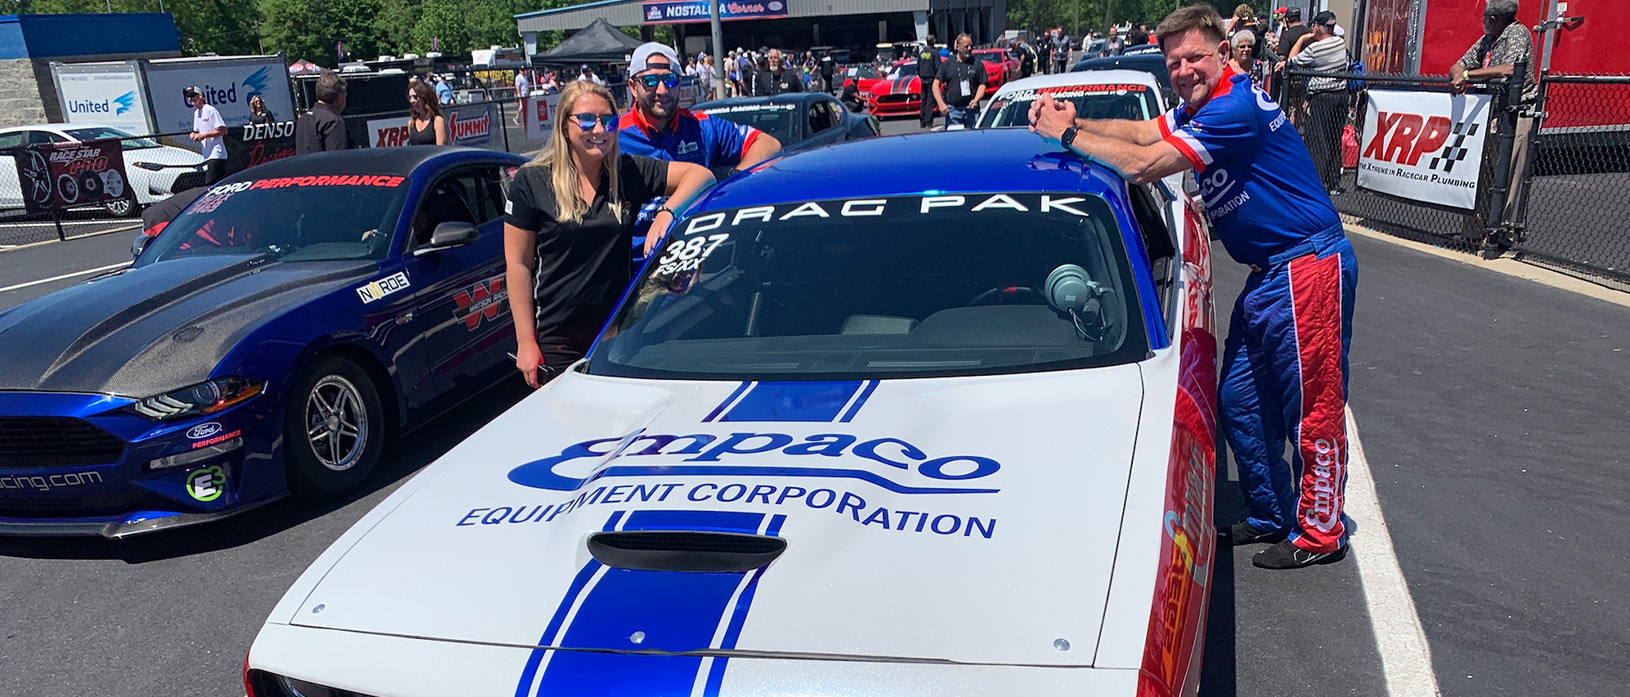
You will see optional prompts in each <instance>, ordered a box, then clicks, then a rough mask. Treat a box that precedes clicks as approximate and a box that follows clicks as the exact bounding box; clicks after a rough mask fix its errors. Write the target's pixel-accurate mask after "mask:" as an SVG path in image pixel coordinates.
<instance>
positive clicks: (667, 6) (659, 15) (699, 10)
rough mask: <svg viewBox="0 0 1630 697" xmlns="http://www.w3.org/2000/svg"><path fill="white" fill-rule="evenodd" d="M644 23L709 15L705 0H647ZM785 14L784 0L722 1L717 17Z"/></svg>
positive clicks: (693, 19) (679, 21)
mask: <svg viewBox="0 0 1630 697" xmlns="http://www.w3.org/2000/svg"><path fill="white" fill-rule="evenodd" d="M644 12H645V23H646V24H685V23H689V22H706V21H708V20H710V19H711V18H712V12H711V11H710V10H709V9H708V0H647V1H646V3H645V6H644ZM785 16H787V3H786V0H721V1H720V2H719V19H720V20H722V21H726V22H728V21H730V20H734V19H766V18H771V17H785Z"/></svg>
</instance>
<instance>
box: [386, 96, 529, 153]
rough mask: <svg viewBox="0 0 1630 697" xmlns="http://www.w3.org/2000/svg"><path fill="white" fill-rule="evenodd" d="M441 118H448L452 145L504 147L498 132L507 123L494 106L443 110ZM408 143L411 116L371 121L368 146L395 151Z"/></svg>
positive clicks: (483, 105)
mask: <svg viewBox="0 0 1630 697" xmlns="http://www.w3.org/2000/svg"><path fill="white" fill-rule="evenodd" d="M441 115H442V116H445V117H447V136H448V139H449V140H448V144H449V145H468V146H471V147H477V148H491V147H496V146H499V145H503V142H504V141H503V136H502V135H500V134H499V133H498V130H499V129H500V128H503V124H501V123H498V116H497V110H496V109H494V108H493V105H492V104H491V103H487V104H466V105H462V106H449V107H442V109H441ZM407 142H408V117H406V116H398V117H395V118H389V119H370V120H369V121H368V147H370V148H394V147H396V146H398V145H407Z"/></svg>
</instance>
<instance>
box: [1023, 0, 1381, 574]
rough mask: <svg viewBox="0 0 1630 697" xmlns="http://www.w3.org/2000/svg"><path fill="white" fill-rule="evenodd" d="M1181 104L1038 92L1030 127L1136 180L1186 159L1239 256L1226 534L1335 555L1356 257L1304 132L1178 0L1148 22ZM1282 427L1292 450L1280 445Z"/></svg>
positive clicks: (1278, 557) (1270, 560) (1293, 554)
mask: <svg viewBox="0 0 1630 697" xmlns="http://www.w3.org/2000/svg"><path fill="white" fill-rule="evenodd" d="M1155 32H1156V35H1157V36H1158V37H1159V40H1160V44H1161V48H1162V49H1163V51H1164V53H1165V55H1166V65H1167V67H1168V68H1169V69H1170V71H1171V77H1172V86H1173V87H1174V88H1176V90H1177V92H1178V94H1180V95H1182V96H1183V97H1184V98H1185V100H1184V103H1183V105H1182V106H1180V107H1178V108H1176V109H1173V110H1172V111H1170V112H1168V113H1166V114H1165V115H1164V116H1161V117H1159V118H1155V119H1150V120H1148V121H1119V120H1110V121H1089V120H1084V119H1076V118H1075V108H1074V106H1073V105H1070V104H1069V103H1067V102H1057V101H1054V100H1053V99H1051V98H1049V97H1045V96H1044V97H1043V98H1042V99H1039V100H1037V101H1036V103H1035V105H1034V106H1032V108H1031V123H1032V126H1031V128H1032V130H1034V131H1036V132H1037V133H1039V134H1040V135H1041V136H1042V137H1044V138H1047V139H1049V140H1051V141H1057V142H1060V143H1062V144H1063V145H1064V146H1065V147H1069V148H1071V149H1073V150H1075V151H1077V152H1079V153H1081V154H1083V155H1086V156H1089V157H1092V158H1095V159H1097V160H1099V161H1101V162H1103V163H1105V164H1107V165H1109V166H1111V167H1114V168H1115V169H1117V170H1119V171H1120V172H1121V173H1122V174H1123V175H1125V176H1126V177H1128V178H1130V179H1132V180H1134V181H1137V182H1139V183H1144V182H1150V181H1154V180H1156V179H1158V178H1160V177H1164V176H1166V175H1169V174H1174V173H1177V172H1181V171H1183V170H1187V169H1193V170H1194V173H1195V176H1196V178H1197V179H1198V180H1199V184H1200V189H1201V191H1202V193H1203V195H1204V201H1205V206H1206V210H1207V212H1208V213H1210V217H1211V222H1212V226H1213V229H1214V230H1215V231H1216V233H1217V236H1218V237H1219V238H1220V239H1221V240H1222V243H1223V246H1224V247H1225V248H1227V250H1228V254H1229V256H1231V257H1233V258H1234V260H1235V261H1238V262H1240V263H1243V264H1246V265H1248V266H1250V267H1251V274H1250V276H1249V277H1247V279H1246V281H1245V290H1244V292H1243V293H1241V294H1240V297H1239V300H1238V301H1237V302H1236V303H1235V305H1234V311H1233V315H1232V317H1231V319H1230V320H1229V327H1228V338H1227V340H1226V341H1225V342H1224V349H1223V356H1222V362H1223V366H1222V373H1223V374H1222V379H1221V385H1220V389H1219V390H1218V396H1219V400H1218V401H1219V402H1220V409H1219V411H1220V414H1221V417H1222V418H1221V426H1222V428H1223V429H1224V434H1225V436H1226V437H1227V439H1228V445H1229V448H1230V449H1231V450H1233V452H1234V462H1235V464H1236V465H1238V466H1239V470H1240V487H1241V488H1242V489H1243V490H1244V493H1245V498H1246V502H1247V505H1248V507H1249V511H1250V516H1249V517H1248V518H1246V519H1245V520H1243V521H1240V522H1239V523H1236V524H1234V525H1233V526H1232V527H1231V528H1230V529H1229V533H1230V537H1231V538H1232V541H1233V543H1234V544H1236V545H1239V544H1248V543H1252V542H1274V543H1275V544H1273V546H1271V547H1268V548H1267V549H1265V550H1263V551H1261V552H1259V553H1258V554H1257V555H1256V556H1255V557H1254V558H1253V559H1252V563H1254V564H1256V565H1257V566H1260V567H1265V568H1272V569H1288V568H1297V567H1302V566H1308V565H1311V564H1318V563H1328V562H1332V561H1336V560H1339V559H1341V558H1342V557H1344V556H1345V555H1346V551H1347V549H1346V545H1347V539H1346V538H1347V524H1348V522H1347V520H1346V518H1345V517H1344V516H1343V515H1342V508H1343V504H1344V503H1345V502H1346V496H1345V488H1346V482H1347V428H1346V423H1347V422H1346V405H1347V348H1348V346H1349V345H1350V343H1351V337H1352V319H1353V293H1354V291H1355V290H1356V289H1357V285H1358V266H1357V262H1356V260H1355V259H1354V256H1353V248H1352V246H1351V245H1349V244H1348V242H1347V238H1346V236H1345V234H1344V233H1343V232H1342V227H1341V221H1340V219H1339V218H1337V216H1336V210H1335V207H1334V206H1333V205H1332V204H1331V203H1330V198H1329V196H1328V195H1327V194H1326V193H1325V191H1324V187H1322V186H1320V185H1319V178H1318V175H1317V174H1316V173H1315V172H1314V169H1313V162H1312V158H1311V157H1310V156H1309V155H1308V152H1307V148H1306V147H1305V146H1304V145H1303V144H1302V139H1301V136H1299V135H1297V133H1296V129H1295V127H1293V126H1291V125H1290V123H1289V120H1288V119H1287V118H1286V117H1285V114H1284V112H1283V111H1281V110H1280V109H1279V106H1278V105H1277V104H1275V103H1274V102H1273V100H1271V99H1269V97H1268V95H1267V94H1265V93H1263V92H1262V91H1261V90H1260V89H1257V88H1255V87H1253V86H1252V85H1251V82H1250V78H1249V77H1247V76H1245V75H1238V74H1235V73H1234V72H1232V71H1231V70H1228V69H1227V57H1228V48H1229V45H1228V42H1227V41H1226V40H1225V39H1224V38H1223V31H1222V18H1221V17H1219V16H1218V15H1217V13H1216V11H1214V10H1212V9H1211V8H1210V7H1209V6H1204V5H1196V6H1191V7H1185V8H1182V9H1180V10H1177V11H1176V12H1173V13H1172V14H1171V15H1170V16H1168V17H1167V18H1166V19H1165V21H1163V22H1161V23H1160V26H1159V27H1157V28H1156V30H1155ZM1287 437H1288V438H1289V439H1290V441H1291V451H1292V463H1290V464H1287V463H1286V462H1285V460H1284V458H1283V457H1282V456H1281V453H1282V452H1283V451H1284V446H1285V440H1286V438H1287Z"/></svg>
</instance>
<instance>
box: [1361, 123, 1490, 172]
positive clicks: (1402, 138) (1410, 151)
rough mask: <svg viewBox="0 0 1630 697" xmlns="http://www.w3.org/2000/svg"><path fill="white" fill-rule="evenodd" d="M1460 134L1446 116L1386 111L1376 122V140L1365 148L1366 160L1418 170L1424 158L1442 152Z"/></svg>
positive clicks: (1374, 138) (1371, 139) (1372, 140)
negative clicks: (1454, 136) (1423, 156)
mask: <svg viewBox="0 0 1630 697" xmlns="http://www.w3.org/2000/svg"><path fill="white" fill-rule="evenodd" d="M1458 130H1459V129H1456V128H1455V123H1454V122H1453V121H1450V120H1449V119H1448V118H1447V117H1444V116H1432V117H1431V118H1427V117H1425V116H1422V115H1420V114H1404V113H1398V112H1391V113H1389V112H1385V111H1383V112H1380V113H1379V115H1378V116H1377V119H1376V122H1375V136H1374V137H1373V138H1370V142H1369V144H1368V145H1366V146H1365V147H1364V157H1367V158H1371V159H1375V160H1380V161H1382V162H1391V163H1393V164H1399V165H1409V166H1411V167H1414V166H1416V165H1417V164H1418V163H1419V162H1420V161H1421V156H1422V155H1425V154H1427V153H1433V152H1437V151H1439V150H1440V149H1442V148H1443V145H1444V144H1445V143H1447V142H1449V136H1451V135H1455V134H1456V133H1457V131H1458ZM1466 135H1470V134H1466ZM1445 171H1447V168H1445Z"/></svg>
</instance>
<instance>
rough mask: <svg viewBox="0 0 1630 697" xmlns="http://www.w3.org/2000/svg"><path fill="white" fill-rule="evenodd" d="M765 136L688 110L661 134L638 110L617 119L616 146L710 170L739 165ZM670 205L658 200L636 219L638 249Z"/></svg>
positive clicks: (634, 152)
mask: <svg viewBox="0 0 1630 697" xmlns="http://www.w3.org/2000/svg"><path fill="white" fill-rule="evenodd" d="M762 135H764V132H763V131H760V130H758V129H757V128H753V127H752V126H743V125H737V124H734V123H731V122H729V121H726V120H724V119H715V118H709V117H708V115H707V114H696V113H692V112H690V111H688V110H685V109H678V110H675V112H674V115H673V118H670V119H668V127H667V128H666V129H663V130H661V131H658V130H657V128H656V127H655V126H652V125H651V123H650V122H649V121H646V120H645V117H643V116H641V115H640V111H639V108H637V107H636V108H633V109H629V110H628V113H625V114H623V115H622V117H621V118H619V119H618V120H617V147H618V148H620V149H621V150H622V151H623V152H626V153H628V154H630V155H644V156H646V157H654V158H656V159H658V160H667V161H669V162H689V163H691V164H697V165H701V166H703V167H706V168H708V169H710V170H711V169H715V168H718V167H734V166H736V165H738V164H740V163H741V158H742V156H743V155H745V154H747V149H748V148H750V147H752V146H753V141H755V140H758V139H759V137H760V136H762ZM667 202H668V199H667V198H656V199H653V200H651V201H648V202H646V204H645V205H644V206H642V207H641V208H640V213H639V216H638V217H636V218H635V219H634V230H635V240H634V248H635V249H636V250H638V249H640V248H641V247H642V246H643V245H644V244H645V240H644V237H645V231H646V230H647V229H649V228H650V226H651V218H652V216H655V215H656V212H657V210H658V209H660V208H662V206H663V204H666V203H667ZM636 256H638V254H636Z"/></svg>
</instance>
